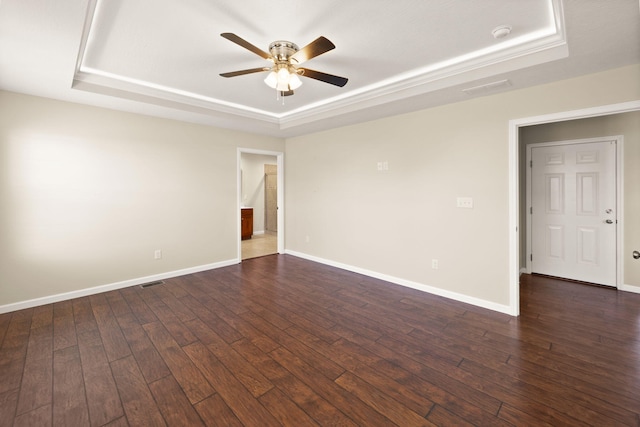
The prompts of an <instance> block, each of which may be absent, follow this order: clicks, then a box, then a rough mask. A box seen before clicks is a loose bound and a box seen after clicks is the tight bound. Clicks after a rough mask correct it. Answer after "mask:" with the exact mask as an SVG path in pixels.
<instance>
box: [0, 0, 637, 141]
mask: <svg viewBox="0 0 640 427" xmlns="http://www.w3.org/2000/svg"><path fill="white" fill-rule="evenodd" d="M61 3H62V4H61ZM597 3H600V4H602V3H603V2H597V1H595V0H592V1H590V0H581V1H580V2H578V1H573V2H571V1H564V2H562V1H561V0H545V1H540V0H535V1H534V0H523V1H517V2H515V1H505V0H483V1H468V0H430V1H422V0H398V1H393V2H392V1H373V2H372V1H371V0H352V1H348V2H344V1H323V2H304V1H291V0H287V1H285V0H272V1H269V2H264V1H257V0H256V1H216V2H211V1H204V0H180V1H177V0H135V1H132V0H126V1H125V0H88V1H87V0H85V1H82V0H69V1H65V2H56V1H55V0H34V1H30V2H24V1H20V0H3V1H2V2H1V3H0V28H4V30H0V52H5V53H4V54H2V57H3V58H0V88H5V89H7V90H16V91H18V92H26V93H34V94H37V95H42V96H51V97H54V98H60V99H68V100H71V101H75V102H84V103H89V104H94V105H101V106H106V107H108V108H116V109H122V110H127V111H137V112H141V113H143V114H150V115H158V116H163V117H171V118H176V119H178V120H187V121H193V122H199V123H205V124H211V125H216V126H222V127H228V128H235V129H243V130H247V131H251V132H258V133H264V134H270V135H274V136H291V135H296V134H301V133H305V132H309V131H315V130H321V129H325V128H328V127H332V126H340V125H344V124H349V123H353V122H358V121H363V120H369V119H372V118H377V117H380V116H384V115H389V114H397V113H401V112H405V111H411V110H415V109H418V108H426V107H429V106H433V105H438V104H442V103H446V102H454V101H457V100H461V99H467V98H469V97H470V96H479V95H483V94H486V93H495V92H497V91H502V90H511V89H514V88H519V87H525V86H527V85H531V84H536V83H539V82H544V81H549V80H552V79H554V78H558V77H565V76H566V77H571V76H572V75H577V74H581V73H584V72H592V71H597V70H598V69H597V68H598V67H594V66H593V64H591V66H590V67H586V68H582V69H580V70H579V69H577V67H576V66H575V65H574V64H573V62H572V60H571V58H570V52H571V54H572V55H573V50H572V49H573V45H572V43H574V40H575V44H576V46H577V47H578V48H583V49H584V47H583V45H582V44H584V43H585V39H587V38H588V37H587V29H586V28H584V25H585V23H586V22H585V21H588V19H593V20H596V21H594V22H593V25H592V27H591V28H592V29H593V28H594V27H595V28H600V27H603V26H604V25H606V24H607V23H608V21H611V20H617V21H618V23H619V24H620V26H619V27H618V28H622V36H630V37H633V36H634V35H635V36H636V40H635V41H636V43H635V44H633V43H629V41H628V40H627V41H624V42H623V43H622V45H617V46H616V49H619V50H620V52H618V54H617V56H616V55H613V54H612V53H611V52H609V53H608V54H609V55H610V56H611V58H612V59H611V61H610V62H609V63H607V64H606V65H604V64H603V65H602V66H601V67H600V69H604V68H607V67H609V68H610V67H613V66H620V65H625V64H626V63H637V62H638V57H639V56H640V55H639V54H638V48H637V36H638V22H637V21H638V11H637V9H638V3H637V1H632V0H612V1H610V2H609V1H608V2H604V3H607V5H608V6H609V8H603V7H601V6H598V4H597ZM580 4H582V7H583V8H584V11H583V10H581V6H580ZM634 8H635V13H636V16H635V17H634V16H633V11H634ZM629 12H631V18H630V19H629V16H628V15H629ZM581 13H582V15H584V16H581ZM625 13H627V15H624V14H625ZM598 14H601V15H600V16H597V15H598ZM609 23H610V22H609ZM623 25H624V27H622V26H623ZM499 26H509V27H510V28H511V32H510V34H509V35H507V36H506V37H503V38H495V37H494V36H493V35H492V30H493V29H494V28H496V27H499ZM572 31H573V32H572ZM223 32H233V33H235V34H237V35H239V36H240V37H242V38H244V39H246V40H247V41H249V42H250V43H252V44H254V45H256V46H257V47H259V48H260V49H263V50H265V51H267V50H268V46H269V43H271V42H273V41H275V40H289V41H292V42H294V43H296V44H298V46H300V47H303V46H304V45H306V44H308V43H309V42H311V41H313V40H314V39H315V38H317V37H318V36H325V37H327V38H328V39H329V40H331V41H332V42H333V43H334V44H335V45H336V49H334V50H332V51H330V52H327V53H325V54H323V55H320V56H318V57H316V58H313V59H311V60H310V61H308V62H307V63H305V67H308V68H312V69H315V70H319V71H324V72H327V73H330V74H336V75H339V76H344V77H348V78H349V82H348V83H347V85H346V86H345V87H343V88H340V87H337V86H333V85H329V84H326V83H323V82H319V81H316V80H312V79H309V78H304V77H303V78H302V81H303V85H302V86H301V87H300V88H299V89H298V90H296V93H295V95H293V96H289V97H285V98H278V97H277V96H276V91H275V90H273V89H271V88H269V87H268V86H267V85H266V84H265V83H264V82H263V80H264V78H265V77H266V73H257V74H248V75H244V76H239V77H233V78H223V77H220V76H219V74H220V73H222V72H228V71H235V70H242V69H248V68H256V67H268V66H270V65H271V64H270V63H269V62H268V61H266V60H264V59H263V58H261V57H260V56H257V55H255V54H253V53H252V52H249V51H248V50H245V49H243V48H241V47H240V46H238V45H236V44H234V43H231V42H229V41H228V40H226V39H224V38H222V37H220V33H223ZM572 37H573V38H572ZM607 37H608V38H609V39H611V36H606V37H605V39H606V38H607ZM617 37H620V35H618V36H617ZM596 40H597V43H595V44H594V43H591V47H592V48H593V49H594V50H595V51H596V52H598V49H602V50H604V46H602V45H604V44H606V43H607V40H604V41H603V40H602V38H599V40H598V39H596ZM616 40H617V39H616ZM634 46H635V48H634ZM39 53H40V54H41V56H40V59H41V60H40V61H39V62H38V63H37V70H36V71H34V70H29V71H28V72H27V73H26V74H24V71H25V68H26V67H28V66H31V67H33V65H34V63H35V62H36V61H37V60H36V59H35V58H36V56H37V55H38V54H39ZM578 53H580V51H579V50H578ZM598 53H599V52H598ZM614 53H615V52H614ZM584 54H585V55H588V54H589V52H585V53H584ZM47 59H50V61H47ZM578 59H579V57H578ZM574 62H575V61H574ZM563 63H564V66H565V67H568V69H561V68H560V65H561V64H563ZM20 65H22V66H23V67H20ZM572 67H574V68H575V69H574V68H572ZM536 70H537V71H538V72H539V73H541V74H540V75H538V74H537V72H536ZM49 73H51V74H49ZM30 76H31V79H29V77H30ZM5 81H6V84H5ZM47 82H48V83H49V84H51V85H53V86H52V87H49V88H48V89H47V88H41V87H40V86H44V83H47Z"/></svg>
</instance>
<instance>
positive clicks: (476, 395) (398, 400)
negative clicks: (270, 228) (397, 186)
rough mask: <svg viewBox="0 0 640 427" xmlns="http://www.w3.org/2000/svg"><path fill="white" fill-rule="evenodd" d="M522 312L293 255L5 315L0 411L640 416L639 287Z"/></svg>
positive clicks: (138, 418)
mask: <svg viewBox="0 0 640 427" xmlns="http://www.w3.org/2000/svg"><path fill="white" fill-rule="evenodd" d="M521 299H522V301H521V306H522V314H521V316H520V317H518V318H514V317H510V316H507V315H502V314H499V313H495V312H491V311H488V310H483V309H480V308H477V307H473V306H469V305H465V304H462V303H458V302H454V301H451V300H447V299H444V298H440V297H436V296H433V295H428V294H424V293H421V292H418V291H415V290H411V289H407V288H403V287H399V286H395V285H392V284H389V283H385V282H383V281H380V280H376V279H372V278H368V277H364V276H360V275H358V274H354V273H350V272H346V271H342V270H339V269H336V268H332V267H328V266H324V265H320V264H316V263H313V262H310V261H306V260H302V259H299V258H295V257H292V256H287V255H271V256H266V257H261V258H254V259H251V260H247V261H245V262H243V263H242V264H239V265H237V266H231V267H226V268H221V269H218V270H213V271H208V272H203V273H198V274H193V275H189V276H183V277H178V278H174V279H170V280H166V281H165V282H164V284H161V285H157V286H153V287H147V288H141V287H139V286H136V287H131V288H126V289H122V290H119V291H112V292H107V293H104V294H99V295H93V296H90V297H85V298H78V299H74V300H71V301H64V302H60V303H55V304H50V305H45V306H41V307H36V308H33V309H28V310H21V311H17V312H13V313H7V314H3V315H0V426H47V425H54V426H161V425H171V426H199V425H207V426H279V425H285V426H313V425H322V426H329V425H343V426H387V425H398V426H433V425H440V426H509V425H516V426H521V425H535V426H545V425H550V426H576V425H593V426H618V425H619V426H639V425H640V415H639V414H640V295H637V294H630V293H625V292H617V291H615V290H612V289H605V288H598V287H590V286H585V285H580V284H575V283H568V282H563V281H559V280H554V279H550V278H544V277H537V276H523V278H522V284H521Z"/></svg>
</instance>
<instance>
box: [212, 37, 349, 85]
mask: <svg viewBox="0 0 640 427" xmlns="http://www.w3.org/2000/svg"><path fill="white" fill-rule="evenodd" d="M220 35H221V36H222V37H224V38H225V39H227V40H229V41H231V42H233V43H235V44H237V45H239V46H242V47H244V48H245V49H247V50H250V51H251V52H253V53H255V54H256V55H258V56H261V57H262V58H264V59H266V60H268V61H271V62H273V65H272V66H269V67H260V68H250V69H248V70H240V71H232V72H229V73H221V74H220V75H221V76H222V77H236V76H242V75H244V74H252V73H260V72H264V71H269V74H268V75H267V78H266V79H265V80H264V82H265V83H266V84H267V86H269V87H271V88H273V89H276V90H277V91H278V92H280V94H281V95H282V96H289V95H293V91H294V90H295V89H297V88H298V87H300V85H301V84H302V82H301V81H300V78H299V77H298V76H303V77H309V78H311V79H315V80H320V81H321V82H325V83H329V84H332V85H335V86H340V87H342V86H344V85H346V84H347V81H348V80H349V79H347V78H345V77H339V76H335V75H333V74H327V73H323V72H321V71H315V70H311V69H309V68H301V67H298V66H299V65H300V64H302V63H303V62H305V61H308V60H310V59H311V58H315V57H316V56H319V55H322V54H323V53H326V52H328V51H330V50H332V49H335V47H336V46H335V45H334V44H333V43H331V41H329V40H328V39H327V38H325V37H322V36H320V37H318V38H317V39H315V40H314V41H312V42H311V43H309V44H308V45H306V46H305V47H303V48H302V49H299V48H298V46H297V45H296V44H295V43H292V42H289V41H284V40H279V41H275V42H273V43H271V44H270V45H269V53H267V52H265V51H263V50H262V49H260V48H258V47H256V46H254V45H252V44H251V43H249V42H248V41H246V40H244V39H243V38H241V37H239V36H237V35H235V34H233V33H222V34H220Z"/></svg>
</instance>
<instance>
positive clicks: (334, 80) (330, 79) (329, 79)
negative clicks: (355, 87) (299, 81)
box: [298, 68, 349, 87]
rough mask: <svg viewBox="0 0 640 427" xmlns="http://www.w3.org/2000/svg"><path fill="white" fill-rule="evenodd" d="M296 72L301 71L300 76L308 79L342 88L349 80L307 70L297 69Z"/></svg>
mask: <svg viewBox="0 0 640 427" xmlns="http://www.w3.org/2000/svg"><path fill="white" fill-rule="evenodd" d="M298 71H302V74H301V76H304V77H309V78H311V79H316V80H320V81H321V82H325V83H329V84H332V85H336V86H340V87H342V86H344V85H346V84H347V82H348V81H349V79H347V78H346V77H340V76H334V75H333V74H327V73H323V72H322V71H315V70H310V69H308V68H298Z"/></svg>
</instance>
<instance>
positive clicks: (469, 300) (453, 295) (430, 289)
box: [285, 250, 516, 316]
mask: <svg viewBox="0 0 640 427" xmlns="http://www.w3.org/2000/svg"><path fill="white" fill-rule="evenodd" d="M285 253H286V254H288V255H293V256H296V257H298V258H304V259H307V260H309V261H314V262H318V263H320V264H326V265H330V266H332V267H336V268H341V269H343V270H347V271H352V272H354V273H358V274H362V275H365V276H369V277H373V278H376V279H380V280H384V281H386V282H391V283H394V284H396V285H400V286H405V287H407V288H412V289H416V290H419V291H422V292H426V293H429V294H433V295H438V296H441V297H445V298H449V299H452V300H455V301H459V302H463V303H466V304H471V305H475V306H477V307H482V308H486V309H489V310H493V311H497V312H500V313H504V314H508V315H511V316H515V315H516V313H514V311H513V310H512V309H511V307H509V306H508V305H502V304H497V303H495V302H492V301H487V300H483V299H480V298H475V297H470V296H468V295H464V294H459V293H457V292H451V291H447V290H445V289H441V288H437V287H434V286H429V285H425V284H422V283H417V282H412V281H410V280H405V279H401V278H398V277H394V276H389V275H386V274H382V273H378V272H376V271H371V270H366V269H364V268H360V267H354V266H352V265H347V264H342V263H339V262H335V261H331V260H328V259H324V258H318V257H316V256H313V255H307V254H305V253H301V252H296V251H291V250H286V251H285Z"/></svg>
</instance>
